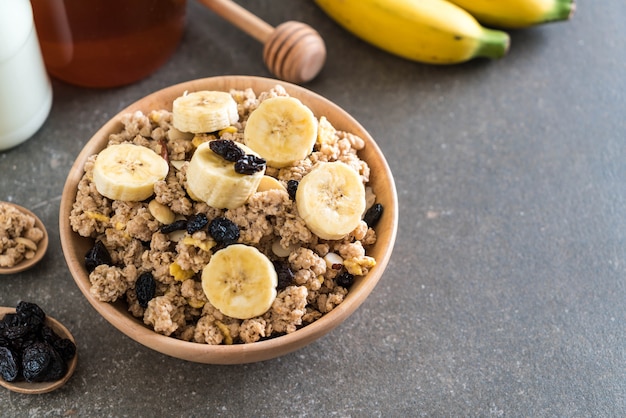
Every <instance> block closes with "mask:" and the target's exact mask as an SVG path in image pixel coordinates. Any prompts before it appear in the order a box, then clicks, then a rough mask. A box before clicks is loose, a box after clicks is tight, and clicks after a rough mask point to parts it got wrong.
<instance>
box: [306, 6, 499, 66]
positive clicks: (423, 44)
mask: <svg viewBox="0 0 626 418" xmlns="http://www.w3.org/2000/svg"><path fill="white" fill-rule="evenodd" d="M485 1H486V0H485ZM315 3H316V4H317V5H318V6H319V7H320V8H321V9H322V10H323V11H324V12H325V13H326V14H327V15H328V16H330V17H331V18H332V19H333V20H335V21H336V22H337V23H338V24H339V25H340V26H342V27H344V28H345V29H346V30H348V31H349V32H352V33H353V34H354V35H356V36H358V37H360V38H361V39H363V40H365V41H366V42H369V43H371V44H372V45H374V46H376V47H378V48H381V49H383V50H385V51H387V52H389V53H392V54H395V55H398V56H401V57H403V58H406V59H409V60H413V61H418V62H425V63H430V64H455V63H459V62H464V61H468V60H470V59H473V58H477V57H488V58H500V57H502V56H504V55H505V54H506V52H507V50H508V47H509V35H508V34H507V33H505V32H502V31H499V30H493V29H487V28H484V27H482V26H481V25H480V24H479V23H478V22H477V21H476V19H475V18H474V17H473V16H471V15H470V14H469V13H468V12H466V11H465V10H463V9H462V8H460V7H458V6H456V5H454V4H452V3H449V2H447V1H445V0H315Z"/></svg>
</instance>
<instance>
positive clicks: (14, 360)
mask: <svg viewBox="0 0 626 418" xmlns="http://www.w3.org/2000/svg"><path fill="white" fill-rule="evenodd" d="M20 374H21V368H20V361H19V358H18V355H17V353H16V352H15V351H13V350H11V349H10V348H9V347H0V377H2V379H4V380H6V381H7V382H14V381H16V380H17V378H18V377H19V376H20Z"/></svg>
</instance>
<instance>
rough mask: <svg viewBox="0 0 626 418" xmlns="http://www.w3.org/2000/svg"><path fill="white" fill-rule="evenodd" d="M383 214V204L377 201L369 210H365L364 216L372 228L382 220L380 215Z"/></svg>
mask: <svg viewBox="0 0 626 418" xmlns="http://www.w3.org/2000/svg"><path fill="white" fill-rule="evenodd" d="M382 214H383V205H381V204H380V203H376V204H375V205H373V206H372V207H371V208H369V209H368V210H367V212H365V216H364V217H363V220H364V221H365V223H366V224H367V226H369V227H370V228H373V227H375V226H376V224H377V223H378V221H379V220H380V217H381V216H382Z"/></svg>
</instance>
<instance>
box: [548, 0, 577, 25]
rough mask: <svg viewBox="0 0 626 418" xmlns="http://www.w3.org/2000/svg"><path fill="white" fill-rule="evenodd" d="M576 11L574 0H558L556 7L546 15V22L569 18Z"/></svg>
mask: <svg viewBox="0 0 626 418" xmlns="http://www.w3.org/2000/svg"><path fill="white" fill-rule="evenodd" d="M575 11H576V3H575V1H574V0H556V2H555V5H554V8H552V10H550V12H549V13H547V14H546V15H545V16H544V19H545V20H544V22H555V21H559V20H569V19H570V18H571V17H572V15H573V14H574V12H575Z"/></svg>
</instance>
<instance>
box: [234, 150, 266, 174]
mask: <svg viewBox="0 0 626 418" xmlns="http://www.w3.org/2000/svg"><path fill="white" fill-rule="evenodd" d="M265 163H266V162H265V159H263V158H261V157H257V156H256V155H252V154H246V155H244V156H243V157H241V158H240V159H238V160H237V162H235V171H236V172H237V173H239V174H254V173H256V172H259V171H262V170H264V169H265Z"/></svg>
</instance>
